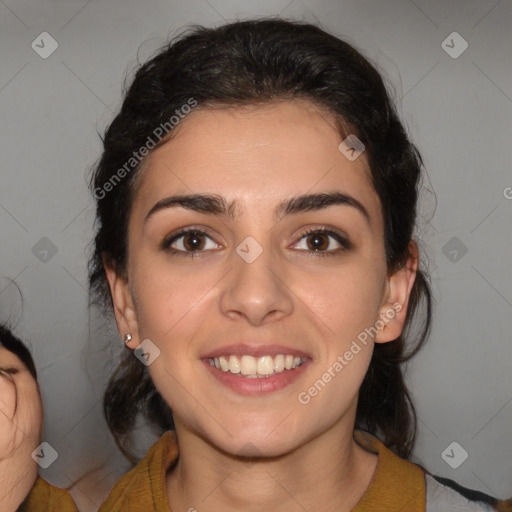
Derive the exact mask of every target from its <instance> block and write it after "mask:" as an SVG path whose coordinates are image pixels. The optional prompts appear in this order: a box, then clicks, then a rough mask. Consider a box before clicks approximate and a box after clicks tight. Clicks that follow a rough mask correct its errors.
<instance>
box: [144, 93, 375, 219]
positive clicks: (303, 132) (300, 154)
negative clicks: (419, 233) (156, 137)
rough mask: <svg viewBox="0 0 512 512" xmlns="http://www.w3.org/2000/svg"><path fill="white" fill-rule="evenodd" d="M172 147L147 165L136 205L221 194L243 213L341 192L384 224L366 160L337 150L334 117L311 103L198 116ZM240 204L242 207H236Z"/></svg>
mask: <svg viewBox="0 0 512 512" xmlns="http://www.w3.org/2000/svg"><path fill="white" fill-rule="evenodd" d="M175 130H176V131H175V132H174V133H172V139H171V140H170V141H168V142H167V143H165V144H164V145H162V146H160V147H159V148H157V149H156V150H154V151H153V152H152V153H151V154H150V155H149V156H148V158H147V160H146V162H145V165H144V167H143V169H142V172H141V176H140V179H139V183H138V184H137V193H136V201H138V202H139V204H140V203H141V202H142V203H154V202H156V201H158V200H159V199H161V198H162V197H165V196H166V195H170V194H177V193H179V194H190V193H200V192H202V193H204V192H209V193H217V194H221V195H225V196H226V197H227V199H228V200H230V199H231V200H235V202H237V203H240V204H237V211H238V210H239V211H240V213H242V212H243V209H244V206H247V207H250V206H251V205H254V206H255V207H256V206H257V205H263V204H264V202H265V203H267V204H268V205H269V206H270V203H271V202H273V203H277V202H279V200H280V199H282V198H283V197H290V196H293V195H298V194H304V193H314V192H323V191H332V190H340V191H342V192H345V193H348V194H351V195H353V196H355V197H357V198H358V199H360V200H361V201H362V200H363V199H364V198H365V205H366V206H367V209H368V210H369V211H370V215H371V216H372V217H378V216H379V212H380V208H379V200H378V196H377V194H376V193H375V191H374V189H373V185H372V182H371V176H370V170H369V168H368V164H367V160H366V156H365V154H364V153H363V154H362V155H361V156H360V157H359V158H357V159H356V160H354V161H350V160H349V159H347V158H346V156H344V154H342V152H341V151H340V150H339V149H338V146H339V144H340V143H341V142H342V140H343V137H342V136H341V135H340V133H339V131H338V129H337V128H336V125H335V118H334V116H333V115H332V114H331V113H329V112H327V110H326V109H323V108H320V107H318V106H316V105H314V104H312V103H310V102H309V101H306V100H292V101H280V102H272V103H269V104H265V105H263V106H256V107H255V106H250V107H246V106H244V107H229V108H207V109H202V110H201V109H200V108H198V109H196V110H194V111H192V113H191V114H189V115H188V116H187V117H186V118H185V119H183V120H182V121H181V122H180V124H179V125H178V126H177V127H176V128H175ZM237 198H238V199H240V201H237Z"/></svg>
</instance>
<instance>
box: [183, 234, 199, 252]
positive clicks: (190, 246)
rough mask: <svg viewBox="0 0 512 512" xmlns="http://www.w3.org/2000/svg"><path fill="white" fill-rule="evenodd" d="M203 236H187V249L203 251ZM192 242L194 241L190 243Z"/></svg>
mask: <svg viewBox="0 0 512 512" xmlns="http://www.w3.org/2000/svg"><path fill="white" fill-rule="evenodd" d="M201 236H202V235H200V234H191V233H189V234H188V235H186V236H185V244H184V245H185V247H186V248H187V249H201V248H202V241H201V239H200V238H201ZM190 241H192V242H191V243H190Z"/></svg>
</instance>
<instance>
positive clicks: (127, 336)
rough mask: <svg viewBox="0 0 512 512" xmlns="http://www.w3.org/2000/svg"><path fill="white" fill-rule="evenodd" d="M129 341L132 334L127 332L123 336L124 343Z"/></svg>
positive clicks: (126, 343)
mask: <svg viewBox="0 0 512 512" xmlns="http://www.w3.org/2000/svg"><path fill="white" fill-rule="evenodd" d="M130 341H132V335H131V334H130V333H128V334H127V335H126V336H125V337H124V343H125V345H128V343H130Z"/></svg>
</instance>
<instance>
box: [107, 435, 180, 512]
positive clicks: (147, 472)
mask: <svg viewBox="0 0 512 512" xmlns="http://www.w3.org/2000/svg"><path fill="white" fill-rule="evenodd" d="M177 457H178V450H177V443H176V434H175V432H173V431H168V432H165V433H164V434H163V435H162V436H161V437H160V439H159V440H158V441H157V442H156V443H155V444H154V445H153V446H152V447H151V448H150V449H149V451H148V452H147V454H146V455H145V457H144V458H143V459H141V460H140V461H139V462H138V464H137V465H136V466H135V467H134V468H132V469H131V470H130V471H129V472H128V473H126V474H125V475H124V476H123V477H121V478H120V479H119V480H118V481H117V483H116V484H115V485H114V487H113V488H112V491H111V492H110V494H109V496H108V498H107V499H106V501H105V502H104V503H103V505H101V507H100V509H99V512H113V511H118V510H121V507H122V508H123V509H125V508H126V509H130V510H132V509H133V510H142V509H144V510H145V511H146V512H151V511H153V510H167V509H166V508H165V507H168V502H167V492H166V487H165V474H166V471H167V469H168V468H169V467H170V465H171V464H173V462H174V461H175V460H176V459H177ZM150 503H151V504H152V507H153V508H148V505H149V504H150ZM139 507H142V508H139Z"/></svg>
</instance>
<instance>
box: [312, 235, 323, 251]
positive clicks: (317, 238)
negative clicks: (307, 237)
mask: <svg viewBox="0 0 512 512" xmlns="http://www.w3.org/2000/svg"><path fill="white" fill-rule="evenodd" d="M322 238H323V235H312V236H311V240H313V241H314V242H313V243H312V245H313V248H314V249H322V248H325V247H323V246H324V245H325V244H322Z"/></svg>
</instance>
